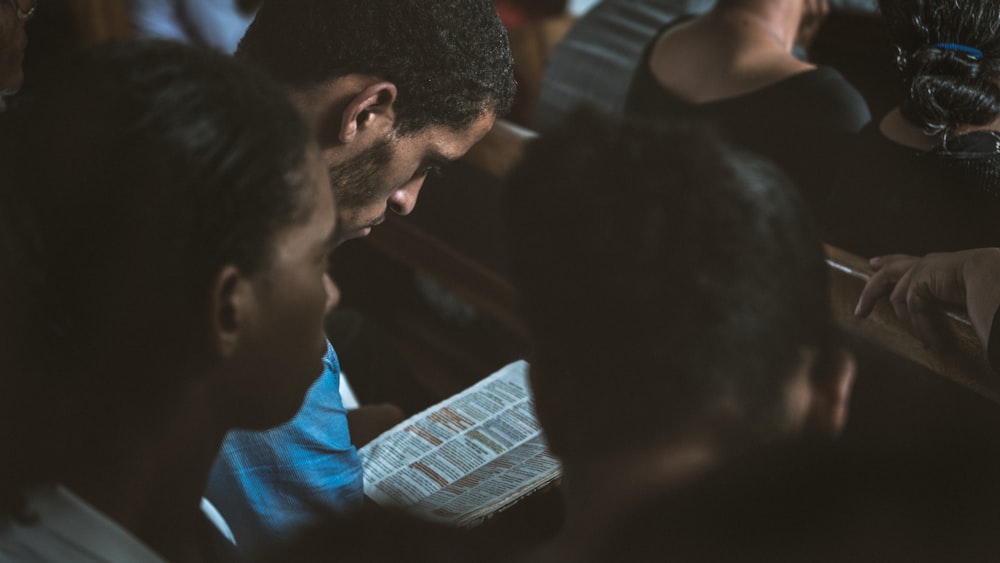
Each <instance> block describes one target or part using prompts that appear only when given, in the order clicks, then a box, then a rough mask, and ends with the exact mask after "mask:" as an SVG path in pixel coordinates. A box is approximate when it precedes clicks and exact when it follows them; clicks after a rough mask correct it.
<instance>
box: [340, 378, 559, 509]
mask: <svg viewBox="0 0 1000 563" xmlns="http://www.w3.org/2000/svg"><path fill="white" fill-rule="evenodd" d="M527 370H528V364H527V362H524V361H518V362H514V363H512V364H509V365H507V366H505V367H504V368H502V369H501V370H500V371H498V372H496V373H494V374H493V375H491V376H489V377H487V378H486V379H484V380H482V381H480V382H479V383H477V384H476V385H474V386H472V387H470V388H469V389H466V390H465V391H462V392H461V393H459V394H457V395H455V396H453V397H451V398H449V399H446V400H444V401H442V402H441V403H438V404H437V405H434V406H433V407H431V408H429V409H427V410H425V411H424V412H422V413H420V414H417V415H415V416H413V417H410V418H409V419H407V420H405V421H403V422H402V423H400V424H399V425H397V426H396V427H395V428H393V429H391V430H389V431H388V432H385V433H384V434H382V435H381V436H379V437H378V438H376V439H375V440H373V441H372V442H370V443H369V444H368V445H366V446H365V447H363V448H361V449H360V450H359V451H358V454H359V455H360V456H361V463H362V464H363V466H364V481H365V494H366V495H367V496H368V497H370V498H371V499H372V500H374V501H375V502H377V503H378V504H380V505H384V506H396V507H400V508H404V509H406V510H408V511H410V512H413V513H414V514H416V515H418V516H421V517H423V518H426V519H429V520H434V521H438V522H442V523H447V524H452V525H456V526H469V525H473V524H475V523H478V522H479V521H481V520H482V519H484V518H486V517H488V516H489V515H490V514H492V513H494V512H496V511H498V510H500V509H502V508H505V507H506V506H508V505H509V504H512V503H513V502H516V501H517V500H518V499H519V498H521V497H522V496H524V495H526V494H528V493H530V492H532V491H534V490H536V489H538V488H540V487H542V486H544V485H546V484H548V483H550V482H552V481H554V480H555V479H557V478H558V477H559V475H560V474H561V471H560V466H559V462H558V460H556V458H555V457H554V456H552V455H551V454H550V453H549V451H548V448H547V446H546V444H545V440H544V438H543V437H542V434H541V429H540V428H539V425H538V420H537V418H536V417H535V411H534V404H533V401H532V398H531V392H530V389H529V387H528V377H527V375H528V374H527Z"/></svg>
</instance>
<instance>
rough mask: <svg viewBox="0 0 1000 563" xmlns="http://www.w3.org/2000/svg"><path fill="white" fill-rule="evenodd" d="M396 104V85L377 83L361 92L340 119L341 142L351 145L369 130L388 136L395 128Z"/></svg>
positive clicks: (352, 100)
mask: <svg viewBox="0 0 1000 563" xmlns="http://www.w3.org/2000/svg"><path fill="white" fill-rule="evenodd" d="M395 102H396V85H395V84H393V83H392V82H384V81H383V82H376V83H375V84H371V85H369V86H368V87H366V88H365V89H364V90H362V91H361V92H359V93H358V94H357V95H355V96H354V97H353V98H351V100H350V101H349V102H347V107H345V108H344V113H343V115H342V116H341V119H340V133H339V140H340V142H341V143H349V142H351V141H353V140H354V139H355V138H356V137H357V136H358V135H359V134H360V133H363V132H365V131H367V130H369V129H377V130H379V131H380V132H381V133H382V134H387V133H388V132H389V130H391V129H392V127H393V121H394V118H395V116H394V112H393V104H395ZM383 129H384V131H382V130H383Z"/></svg>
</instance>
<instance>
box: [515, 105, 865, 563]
mask: <svg viewBox="0 0 1000 563" xmlns="http://www.w3.org/2000/svg"><path fill="white" fill-rule="evenodd" d="M506 208H507V214H508V219H509V221H508V227H509V231H510V235H509V236H510V241H511V248H510V256H511V262H512V266H511V270H512V275H513V277H514V281H515V283H516V286H517V287H518V289H519V290H520V292H521V294H522V297H523V300H524V301H523V303H524V311H525V314H526V321H527V323H528V325H529V328H530V330H531V332H532V336H533V341H534V345H535V350H534V354H533V360H532V366H531V384H532V388H533V391H534V394H535V401H536V408H537V411H538V417H539V420H540V422H541V424H542V427H543V429H544V431H545V433H546V434H547V436H548V439H549V444H550V446H551V448H552V451H553V452H554V453H555V454H556V455H558V456H559V457H560V458H561V459H562V461H563V465H564V481H563V484H564V491H565V493H566V497H567V514H568V516H567V522H566V525H565V528H564V531H563V534H562V535H561V536H560V538H559V539H557V541H556V542H554V543H553V545H551V546H550V548H551V550H552V552H551V553H549V554H548V555H550V556H553V557H555V559H554V560H559V561H582V560H584V557H583V556H584V555H585V554H586V553H588V552H590V551H591V550H592V548H593V546H594V545H595V544H596V543H597V542H599V541H600V539H601V534H602V532H603V531H604V530H606V529H608V527H609V525H610V524H611V523H612V522H614V521H615V520H617V519H618V518H620V517H621V516H622V515H624V514H626V513H627V512H628V511H629V510H630V509H631V508H632V507H633V506H634V505H636V504H637V503H638V502H640V501H641V500H642V499H644V498H648V497H649V496H650V495H653V494H658V493H662V492H665V491H669V490H671V489H674V488H678V487H682V486H683V485H684V484H685V483H687V482H689V481H690V480H691V479H693V478H694V477H696V476H699V475H701V474H703V473H704V472H706V471H708V470H709V469H712V468H714V467H717V466H719V465H721V464H723V463H724V462H726V461H727V460H729V459H732V458H734V457H736V456H739V455H740V454H741V453H743V452H745V451H748V450H753V449H757V448H761V447H763V446H764V445H766V444H770V443H778V442H782V441H785V440H790V439H797V438H799V437H801V436H803V435H813V436H826V437H831V436H835V435H836V434H837V433H838V432H839V431H840V429H841V427H842V426H843V424H844V421H845V416H846V408H847V406H846V405H847V398H848V394H849V390H850V384H851V381H852V379H853V360H852V359H851V357H850V355H849V354H848V353H847V352H846V351H844V350H843V349H841V348H840V347H838V346H835V345H834V343H833V340H834V338H833V336H834V329H833V326H832V322H831V318H830V312H829V309H828V305H827V291H826V272H825V266H824V261H823V253H822V249H821V245H820V241H819V239H818V238H817V234H816V232H815V229H814V228H813V226H812V224H811V222H810V220H809V218H808V216H807V214H806V213H805V211H804V207H803V204H802V202H801V201H800V199H799V197H798V195H797V193H796V192H795V191H794V190H793V189H792V187H791V186H790V185H789V184H788V182H787V181H786V180H785V179H784V177H783V176H782V175H781V174H780V173H779V172H778V171H777V169H776V168H774V167H773V166H771V165H769V164H768V163H766V162H763V161H761V160H760V159H758V158H756V157H753V156H750V155H748V154H744V153H741V152H737V151H735V150H732V149H730V148H728V147H726V146H725V145H723V144H722V143H720V142H719V141H717V140H716V139H715V138H714V137H712V136H710V135H708V134H706V133H704V132H702V131H700V130H697V129H694V128H691V127H686V126H683V125H673V126H671V127H664V128H657V127H653V126H650V125H647V124H640V123H633V122H623V121H619V120H613V119H609V118H603V117H600V116H597V115H594V114H590V113H578V114H576V115H573V116H572V117H571V118H570V119H569V120H567V121H566V122H564V123H563V124H562V125H561V126H560V127H557V128H556V129H554V130H553V131H551V134H549V135H546V136H544V137H543V138H541V139H539V140H537V141H535V142H534V143H533V144H532V145H531V146H530V147H529V148H528V151H527V154H526V156H525V158H524V160H523V162H522V163H521V165H520V166H519V168H518V169H517V170H516V171H515V172H514V173H513V175H512V177H511V178H510V180H509V185H508V193H507V201H506Z"/></svg>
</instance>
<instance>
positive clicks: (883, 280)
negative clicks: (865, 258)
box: [854, 254, 916, 317]
mask: <svg viewBox="0 0 1000 563" xmlns="http://www.w3.org/2000/svg"><path fill="white" fill-rule="evenodd" d="M876 260H878V262H877V264H878V266H877V267H876V266H874V265H873V267H874V268H875V269H876V272H875V273H874V274H872V277H871V278H869V280H868V283H866V284H865V287H864V288H863V289H862V290H861V295H859V296H858V304H857V306H856V307H855V308H854V314H855V315H857V316H859V317H866V316H868V314H869V313H871V312H872V309H874V308H875V303H877V302H878V300H879V299H880V298H882V297H883V296H884V295H885V294H887V293H889V291H890V290H891V289H892V288H893V286H896V285H898V282H899V280H900V278H902V277H903V275H904V274H905V273H906V272H907V271H909V270H910V268H911V267H912V266H913V264H914V263H916V259H915V258H913V257H912V256H906V255H903V254H894V255H892V256H880V257H876V258H872V260H871V262H872V263H873V264H874V263H876V262H875V261H876Z"/></svg>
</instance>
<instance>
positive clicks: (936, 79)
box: [879, 0, 1000, 133]
mask: <svg viewBox="0 0 1000 563" xmlns="http://www.w3.org/2000/svg"><path fill="white" fill-rule="evenodd" d="M879 6H880V8H881V11H882V16H883V18H884V19H885V21H886V23H887V25H888V27H889V32H890V34H891V35H892V37H893V40H894V41H895V43H896V45H897V47H898V48H899V53H900V54H899V59H898V62H899V69H900V72H901V73H902V78H903V84H904V95H903V101H902V103H901V104H900V111H901V112H902V114H903V116H904V117H905V118H906V119H907V120H909V121H910V122H911V123H913V124H915V125H917V126H919V127H922V128H923V129H925V130H926V131H928V132H931V133H948V132H950V131H952V130H954V129H955V128H957V127H959V126H961V125H983V124H986V123H989V122H991V121H993V120H995V119H996V118H997V116H998V115H1000V87H998V86H997V80H998V79H1000V3H997V2H995V1H993V0H879ZM947 44H952V45H960V46H962V47H968V48H970V49H974V50H977V51H979V53H981V55H982V56H981V57H980V56H978V54H977V53H975V52H974V51H973V52H970V51H968V50H964V49H962V48H958V49H956V48H949V47H947ZM941 45H945V46H941Z"/></svg>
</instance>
